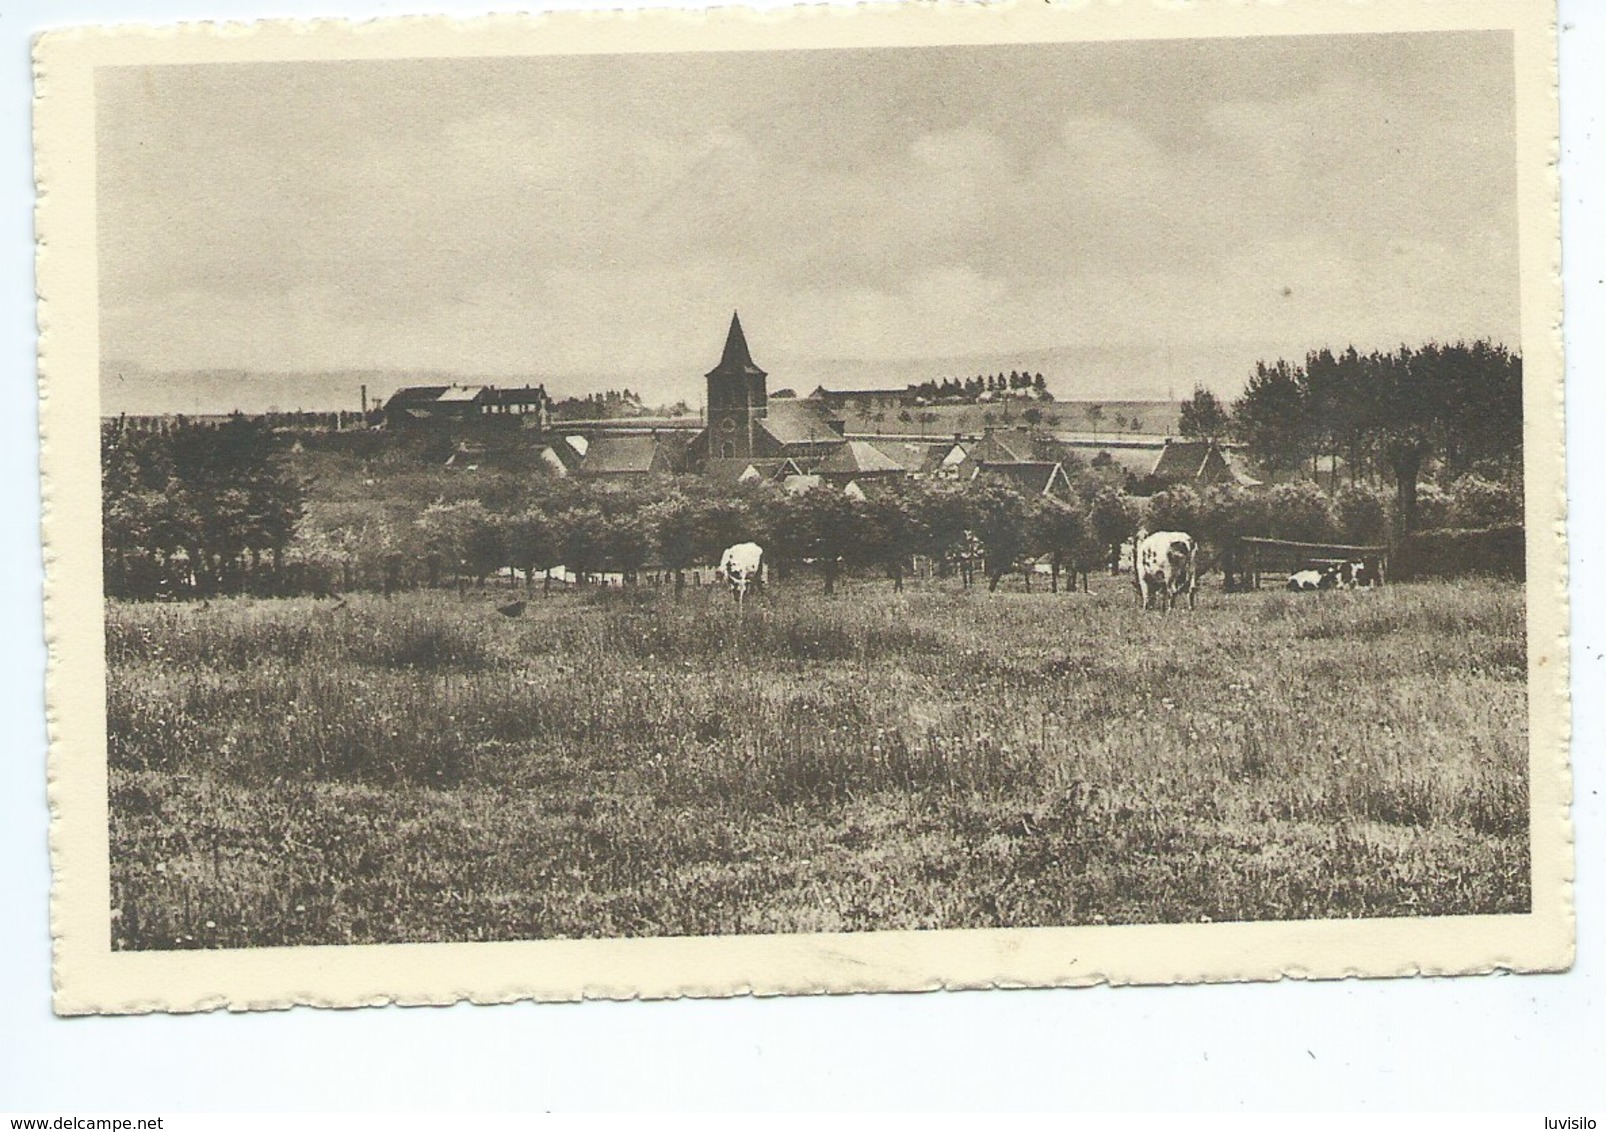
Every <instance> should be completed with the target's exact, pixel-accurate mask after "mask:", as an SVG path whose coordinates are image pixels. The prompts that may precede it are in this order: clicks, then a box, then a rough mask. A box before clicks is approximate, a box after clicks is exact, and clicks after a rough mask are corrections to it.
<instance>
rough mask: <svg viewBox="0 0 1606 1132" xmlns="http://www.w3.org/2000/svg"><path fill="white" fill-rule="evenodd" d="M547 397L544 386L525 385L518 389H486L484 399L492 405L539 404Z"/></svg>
mask: <svg viewBox="0 0 1606 1132" xmlns="http://www.w3.org/2000/svg"><path fill="white" fill-rule="evenodd" d="M546 399H547V395H546V386H544V385H526V386H523V387H521V388H518V389H487V390H486V391H485V400H486V401H487V402H488V403H490V404H492V405H539V404H541V403H542V402H544V401H545V400H546Z"/></svg>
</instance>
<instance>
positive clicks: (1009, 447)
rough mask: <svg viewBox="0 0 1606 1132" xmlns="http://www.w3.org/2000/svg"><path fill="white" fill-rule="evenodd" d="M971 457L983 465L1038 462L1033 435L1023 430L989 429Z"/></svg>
mask: <svg viewBox="0 0 1606 1132" xmlns="http://www.w3.org/2000/svg"><path fill="white" fill-rule="evenodd" d="M971 455H972V456H974V457H975V458H976V459H977V460H979V461H980V462H982V463H983V464H1032V463H1037V462H1038V460H1037V453H1036V452H1035V451H1033V449H1032V438H1031V435H1030V434H1029V433H1027V432H1025V431H1023V430H1021V429H988V430H987V432H986V434H985V435H984V436H983V437H982V438H981V444H980V445H978V446H977V447H976V449H975V451H973V452H972V453H971Z"/></svg>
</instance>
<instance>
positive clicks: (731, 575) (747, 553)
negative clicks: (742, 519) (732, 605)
mask: <svg viewBox="0 0 1606 1132" xmlns="http://www.w3.org/2000/svg"><path fill="white" fill-rule="evenodd" d="M763 564H764V548H763V547H762V546H759V545H758V543H756V542H739V543H737V544H736V545H735V546H732V547H728V548H727V549H726V551H725V553H724V554H722V555H720V557H719V572H720V573H721V574H723V575H724V576H725V580H726V581H727V582H729V583H730V586H731V596H732V597H734V598H735V599H736V604H737V605H740V604H742V601H743V599H744V598H746V597H747V590H748V587H750V586H754V585H757V584H758V583H759V582H760V581H761V577H760V571H761V570H762V568H763Z"/></svg>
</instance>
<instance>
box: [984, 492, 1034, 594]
mask: <svg viewBox="0 0 1606 1132" xmlns="http://www.w3.org/2000/svg"><path fill="white" fill-rule="evenodd" d="M973 505H974V508H975V512H974V514H975V528H974V530H975V534H976V537H977V538H979V539H980V540H981V544H982V547H983V548H984V550H985V551H986V555H987V589H988V590H989V592H990V591H994V590H997V589H998V583H999V582H1000V581H1002V580H1003V577H1004V575H1005V574H1009V573H1013V572H1014V571H1015V570H1017V569H1018V568H1019V567H1020V564H1021V560H1022V559H1023V558H1024V557H1025V555H1026V552H1027V550H1028V548H1029V545H1030V526H1029V523H1030V516H1029V512H1028V505H1027V501H1026V498H1025V496H1023V495H1021V493H1020V492H1019V491H1017V490H1016V489H1015V488H1014V487H1012V486H1010V485H1007V484H1001V483H990V484H987V485H985V486H983V487H981V488H979V489H975V490H974V503H973Z"/></svg>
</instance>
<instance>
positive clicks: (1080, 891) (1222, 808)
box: [106, 578, 1529, 948]
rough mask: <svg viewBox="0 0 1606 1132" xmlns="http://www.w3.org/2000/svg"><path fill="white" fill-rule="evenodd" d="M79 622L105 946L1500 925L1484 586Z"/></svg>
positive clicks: (1506, 657)
mask: <svg viewBox="0 0 1606 1132" xmlns="http://www.w3.org/2000/svg"><path fill="white" fill-rule="evenodd" d="M816 585H817V584H816V583H815V582H813V581H812V580H809V581H805V580H801V579H800V580H798V581H797V582H796V583H795V584H786V585H778V586H774V587H772V588H771V589H770V591H769V592H767V593H765V594H764V595H763V596H761V597H760V598H758V599H757V600H755V601H754V602H753V603H752V604H750V605H749V606H748V607H747V609H746V611H745V614H744V615H743V616H742V617H741V618H740V619H738V617H737V614H736V611H735V610H734V608H733V606H732V604H731V603H730V601H729V598H728V597H727V596H725V595H724V594H722V593H719V592H717V591H713V590H709V589H704V590H692V591H688V592H687V594H686V596H685V598H684V600H683V601H681V602H680V603H678V604H677V603H676V602H675V601H674V599H673V596H672V593H671V592H670V591H669V590H667V589H666V590H657V589H652V588H642V589H639V590H635V591H628V590H624V591H622V590H592V591H590V592H586V591H580V592H568V593H561V594H559V593H554V594H553V595H551V596H549V597H546V598H543V597H542V596H541V595H540V594H539V593H536V594H534V595H532V596H531V598H530V601H529V607H528V610H527V611H526V612H525V614H524V616H522V617H518V618H505V617H502V616H499V615H498V614H497V613H496V611H495V609H494V604H495V602H496V601H497V600H507V593H506V591H499V592H496V593H486V594H480V595H475V594H471V595H470V596H469V597H468V598H467V599H466V600H460V599H458V598H457V597H456V596H455V595H449V594H438V593H429V594H410V595H404V596H401V597H398V598H397V599H395V600H393V601H390V602H386V601H384V600H382V599H380V598H378V597H372V596H364V595H352V596H351V597H350V599H349V602H348V603H347V604H346V605H345V606H344V607H342V608H335V607H334V606H333V605H332V604H331V603H329V602H323V603H319V602H315V601H311V600H246V599H242V600H214V601H212V602H211V603H210V604H209V605H207V606H204V607H203V606H202V605H198V604H192V605H160V604H118V603H109V604H108V608H107V615H106V630H107V657H108V689H107V709H108V724H109V734H110V740H109V743H110V748H109V764H110V807H111V852H112V858H111V861H112V902H113V910H112V912H113V919H112V924H113V937H114V938H113V946H114V947H117V948H205V947H243V946H255V945H281V944H338V943H366V942H390V941H438V940H451V941H458V940H492V939H535V938H552V937H578V936H615V935H620V936H624V935H683V934H717V933H757V932H792V931H863V930H874V929H890V928H960V927H995V926H1030V925H1052V924H1089V923H1138V922H1178V921H1201V920H1218V921H1219V920H1259V919H1289V918H1309V917H1368V916H1409V915H1451V914H1462V913H1499V912H1520V911H1525V910H1527V909H1528V907H1529V853H1528V791H1527V708H1526V652H1525V644H1524V617H1523V600H1524V599H1523V594H1522V590H1521V589H1520V587H1511V586H1509V585H1506V584H1500V583H1496V582H1480V581H1463V582H1457V583H1454V584H1449V583H1424V584H1419V585H1397V586H1390V587H1388V588H1386V589H1384V590H1381V591H1377V592H1360V593H1324V594H1317V595H1295V594H1287V593H1282V592H1265V593H1259V594H1247V595H1234V596H1230V597H1229V596H1225V595H1223V594H1221V593H1220V592H1219V591H1216V590H1208V591H1204V592H1202V593H1201V594H1200V599H1199V608H1198V609H1197V610H1194V611H1192V612H1187V611H1181V610H1179V611H1178V612H1176V613H1172V614H1170V615H1164V614H1159V613H1149V614H1147V615H1145V614H1142V613H1140V612H1139V611H1138V609H1137V608H1136V607H1135V600H1134V598H1133V596H1132V591H1131V586H1130V582H1129V581H1127V580H1126V579H1124V578H1113V579H1112V578H1095V579H1094V587H1093V589H1094V592H1093V593H1091V594H1088V595H1083V594H1076V595H1067V594H1063V593H1062V594H1048V593H1043V592H1036V593H1031V594H1027V593H1022V592H1019V591H1016V592H1003V591H1000V592H999V593H996V594H988V593H986V592H985V589H984V588H983V587H978V588H977V589H974V590H971V591H968V592H965V591H960V590H959V589H957V588H953V587H951V586H947V585H945V584H944V585H939V584H929V585H919V584H916V585H911V586H910V587H909V588H908V590H907V591H906V592H904V593H903V594H896V595H895V594H893V593H892V592H891V591H890V586H888V585H887V583H885V582H875V583H869V582H851V583H847V584H845V585H844V586H843V587H842V588H841V590H840V592H839V593H838V595H837V596H836V597H834V598H827V597H824V596H822V595H821V594H819V593H818V592H816Z"/></svg>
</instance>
